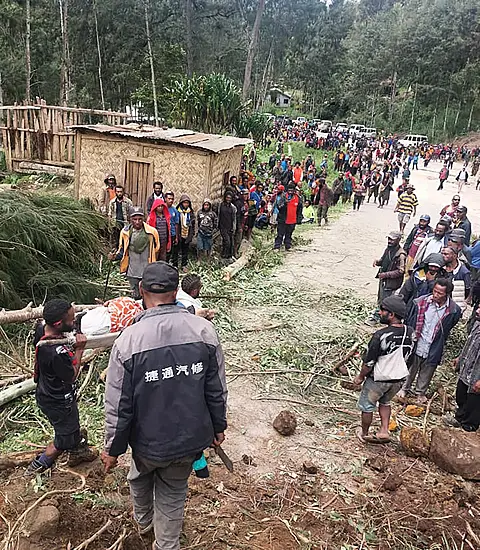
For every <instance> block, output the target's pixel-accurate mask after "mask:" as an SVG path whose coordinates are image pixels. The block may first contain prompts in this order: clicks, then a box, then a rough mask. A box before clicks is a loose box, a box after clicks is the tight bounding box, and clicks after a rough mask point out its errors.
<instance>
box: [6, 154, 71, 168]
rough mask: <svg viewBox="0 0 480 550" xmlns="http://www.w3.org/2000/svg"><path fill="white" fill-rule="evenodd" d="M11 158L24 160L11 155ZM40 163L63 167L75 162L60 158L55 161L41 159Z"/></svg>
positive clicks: (18, 160) (19, 160) (17, 160)
mask: <svg viewBox="0 0 480 550" xmlns="http://www.w3.org/2000/svg"><path fill="white" fill-rule="evenodd" d="M12 160H13V161H15V162H22V161H24V160H25V159H23V158H16V157H12ZM41 164H47V165H49V166H61V167H63V168H74V166H75V163H73V162H68V161H66V160H60V161H56V160H43V161H42V162H41Z"/></svg>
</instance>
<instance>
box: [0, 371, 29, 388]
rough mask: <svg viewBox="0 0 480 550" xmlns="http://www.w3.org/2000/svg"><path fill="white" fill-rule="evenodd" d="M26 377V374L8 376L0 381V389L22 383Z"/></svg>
mask: <svg viewBox="0 0 480 550" xmlns="http://www.w3.org/2000/svg"><path fill="white" fill-rule="evenodd" d="M27 376H28V375H27V374H19V375H18V376H9V377H8V378H4V379H3V380H0V388H4V387H5V386H10V385H11V384H16V383H17V382H23V380H25V378H27Z"/></svg>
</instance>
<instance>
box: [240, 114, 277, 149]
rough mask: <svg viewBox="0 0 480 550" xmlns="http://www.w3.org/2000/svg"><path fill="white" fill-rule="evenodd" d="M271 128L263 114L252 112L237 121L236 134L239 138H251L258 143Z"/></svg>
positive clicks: (269, 122)
mask: <svg viewBox="0 0 480 550" xmlns="http://www.w3.org/2000/svg"><path fill="white" fill-rule="evenodd" d="M271 127H272V123H271V121H270V120H268V117H267V116H266V115H265V114H263V113H258V112H254V113H251V114H249V115H245V116H242V117H241V118H240V119H239V120H238V122H237V125H236V133H237V135H239V136H241V137H251V138H252V139H253V140H254V141H256V142H259V141H261V140H262V138H263V136H264V135H265V134H266V133H267V132H268V131H269V130H270V128H271Z"/></svg>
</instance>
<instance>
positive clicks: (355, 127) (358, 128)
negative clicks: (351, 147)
mask: <svg viewBox="0 0 480 550" xmlns="http://www.w3.org/2000/svg"><path fill="white" fill-rule="evenodd" d="M364 130H365V126H364V125H363V124H352V125H351V126H350V128H349V132H350V134H353V135H363V131H364Z"/></svg>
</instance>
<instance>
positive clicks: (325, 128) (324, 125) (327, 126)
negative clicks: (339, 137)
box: [318, 120, 333, 132]
mask: <svg viewBox="0 0 480 550" xmlns="http://www.w3.org/2000/svg"><path fill="white" fill-rule="evenodd" d="M332 126H333V122H332V121H331V120H321V121H320V122H319V124H318V129H319V130H320V131H321V132H330V130H331V129H332Z"/></svg>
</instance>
